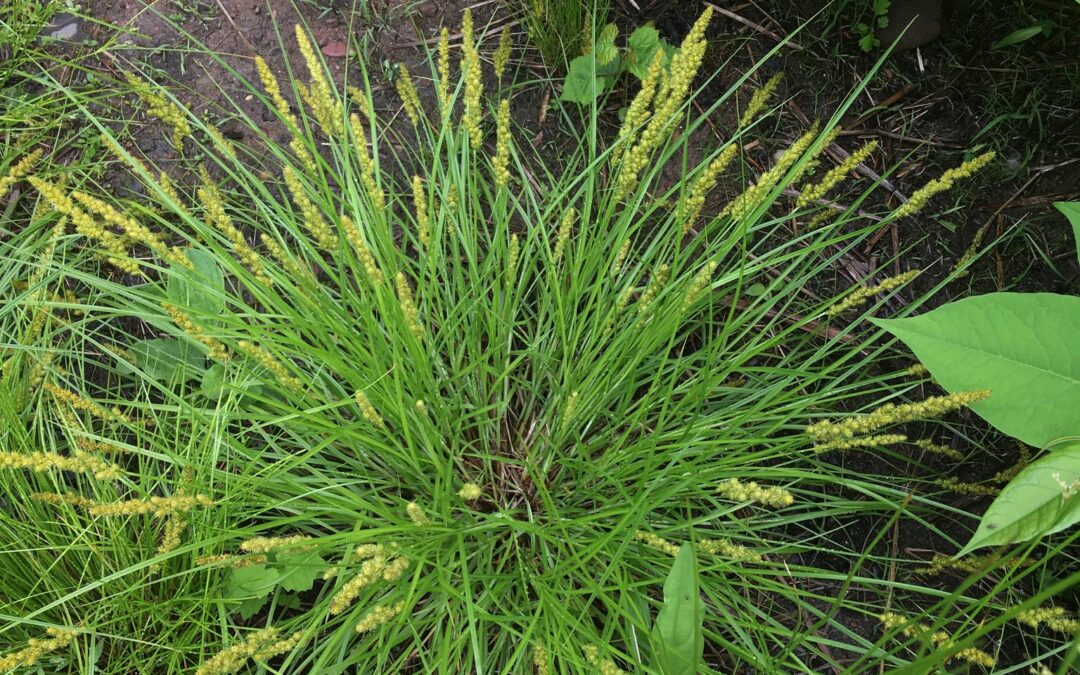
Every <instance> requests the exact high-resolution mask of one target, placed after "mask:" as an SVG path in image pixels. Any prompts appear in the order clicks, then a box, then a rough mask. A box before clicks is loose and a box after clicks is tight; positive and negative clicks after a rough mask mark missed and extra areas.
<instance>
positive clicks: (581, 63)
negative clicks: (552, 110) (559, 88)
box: [560, 54, 622, 104]
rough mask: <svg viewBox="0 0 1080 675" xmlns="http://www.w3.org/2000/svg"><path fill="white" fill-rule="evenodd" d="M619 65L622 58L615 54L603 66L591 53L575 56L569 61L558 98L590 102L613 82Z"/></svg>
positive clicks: (576, 101) (583, 102) (575, 101)
mask: <svg viewBox="0 0 1080 675" xmlns="http://www.w3.org/2000/svg"><path fill="white" fill-rule="evenodd" d="M621 67H622V59H621V58H619V56H618V55H617V54H616V56H615V59H614V60H612V61H611V62H610V63H608V64H606V65H603V66H601V65H599V64H598V63H597V62H596V59H595V58H593V56H592V55H591V54H590V55H588V56H578V57H576V58H575V59H574V60H573V61H571V62H570V70H569V71H568V72H567V73H566V81H565V82H563V92H562V96H561V97H560V100H563V101H573V102H574V103H582V104H587V103H591V102H592V100H593V99H594V98H596V97H598V96H599V95H600V94H602V93H604V92H605V91H607V90H608V89H610V88H611V87H612V86H613V85H614V84H615V78H616V77H618V75H619V69H620V68H621ZM594 69H595V71H594Z"/></svg>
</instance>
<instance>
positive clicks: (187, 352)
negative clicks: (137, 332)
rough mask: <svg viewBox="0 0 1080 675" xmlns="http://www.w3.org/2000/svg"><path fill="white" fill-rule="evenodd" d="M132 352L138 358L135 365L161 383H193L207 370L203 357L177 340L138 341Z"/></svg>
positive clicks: (154, 339)
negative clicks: (194, 379)
mask: <svg viewBox="0 0 1080 675" xmlns="http://www.w3.org/2000/svg"><path fill="white" fill-rule="evenodd" d="M128 351H129V352H131V354H132V355H134V357H135V365H136V366H138V367H139V368H140V369H142V370H143V371H144V372H145V373H146V374H147V375H149V376H150V377H151V378H153V379H155V380H157V381H159V382H172V381H174V380H180V381H186V380H190V379H192V378H195V377H199V375H201V374H202V373H203V371H204V370H205V367H204V364H205V361H206V359H205V358H204V357H203V355H202V354H200V353H199V352H198V351H197V350H195V349H192V348H191V347H190V345H188V344H187V343H186V342H183V341H181V340H178V339H176V338H153V339H150V340H137V341H135V342H133V343H132V344H131V345H130V346H129V347H128Z"/></svg>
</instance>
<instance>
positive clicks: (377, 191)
mask: <svg viewBox="0 0 1080 675" xmlns="http://www.w3.org/2000/svg"><path fill="white" fill-rule="evenodd" d="M349 127H350V128H351V129H352V135H353V145H355V146H356V158H357V160H358V161H359V163H360V182H361V183H362V184H363V186H364V190H365V191H366V192H367V194H368V198H369V199H370V200H371V205H372V207H374V209H375V211H377V212H379V213H382V212H383V210H384V209H386V195H385V194H383V191H382V188H380V187H379V183H378V181H377V180H376V179H375V162H374V160H372V158H371V153H370V152H368V145H367V143H368V140H367V134H366V133H364V127H363V126H362V125H361V124H360V117H359V116H358V115H357V114H356V113H353V114H352V115H351V116H350V117H349Z"/></svg>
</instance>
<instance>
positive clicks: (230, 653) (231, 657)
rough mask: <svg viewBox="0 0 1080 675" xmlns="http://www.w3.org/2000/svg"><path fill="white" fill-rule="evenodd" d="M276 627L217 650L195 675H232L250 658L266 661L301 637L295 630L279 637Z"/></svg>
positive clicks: (283, 651)
mask: <svg viewBox="0 0 1080 675" xmlns="http://www.w3.org/2000/svg"><path fill="white" fill-rule="evenodd" d="M278 635H279V632H278V629H277V628H273V627H270V628H264V629H262V630H259V631H255V632H253V633H251V634H249V635H248V636H247V637H245V638H244V639H243V640H241V641H240V642H237V643H236V644H234V645H232V646H231V647H227V648H226V649H224V650H222V651H220V652H218V653H217V654H216V655H214V657H213V658H211V659H210V660H209V661H206V662H205V663H203V664H202V665H201V666H199V667H198V668H197V669H196V670H195V675H232V674H233V673H237V672H240V671H241V670H243V669H244V667H245V666H247V663H248V661H249V660H251V659H255V660H257V661H266V660H268V659H271V658H273V657H275V656H277V655H279V654H284V653H285V652H287V651H291V650H292V649H293V648H294V647H296V645H298V644H299V643H300V640H301V639H302V638H303V633H302V632H296V633H293V634H292V635H290V636H289V637H288V638H285V639H279V637H278Z"/></svg>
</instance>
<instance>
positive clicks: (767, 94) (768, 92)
mask: <svg viewBox="0 0 1080 675" xmlns="http://www.w3.org/2000/svg"><path fill="white" fill-rule="evenodd" d="M783 78H784V74H783V73H777V74H776V75H773V76H772V77H771V78H770V79H769V81H768V82H766V83H765V86H764V87H762V88H761V89H755V90H754V93H753V95H751V96H750V103H749V104H747V106H746V110H744V111H743V114H742V117H740V118H739V127H740V128H742V127H748V126H750V124H751V123H752V122H753V121H754V119H755V118H756V117H757V116H758V115H760V114H761V111H762V110H764V109H765V106H767V105H768V104H769V99H770V98H772V95H773V92H775V91H776V87H777V86H779V84H780V80H782V79H783Z"/></svg>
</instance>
